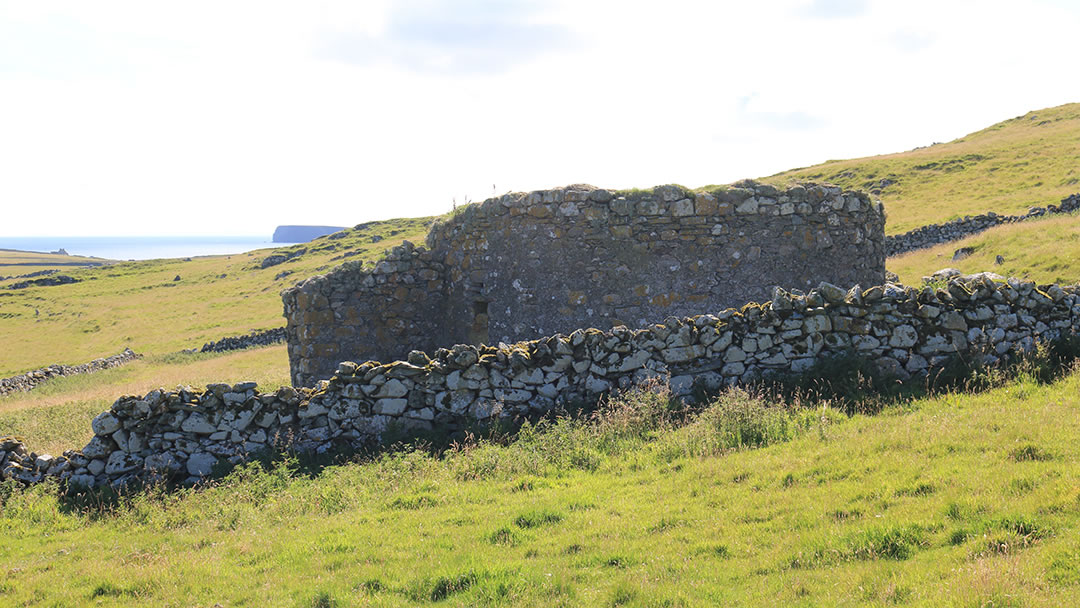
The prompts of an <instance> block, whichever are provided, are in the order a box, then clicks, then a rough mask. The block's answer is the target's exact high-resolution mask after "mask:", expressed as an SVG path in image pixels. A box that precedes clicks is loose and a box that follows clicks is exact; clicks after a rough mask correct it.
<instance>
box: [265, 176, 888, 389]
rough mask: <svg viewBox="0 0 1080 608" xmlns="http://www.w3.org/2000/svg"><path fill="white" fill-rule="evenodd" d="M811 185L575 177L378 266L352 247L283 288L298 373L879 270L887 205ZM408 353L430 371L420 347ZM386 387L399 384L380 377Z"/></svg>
mask: <svg viewBox="0 0 1080 608" xmlns="http://www.w3.org/2000/svg"><path fill="white" fill-rule="evenodd" d="M806 189H807V188H806V187H794V188H791V189H790V191H785V192H781V191H778V190H777V189H776V188H773V187H771V186H767V185H761V184H754V183H746V184H744V187H740V188H728V189H726V190H717V191H716V192H700V193H695V192H689V191H687V190H685V189H683V188H681V187H679V186H661V187H658V188H655V189H653V190H651V191H636V192H632V193H626V194H620V195H618V196H611V197H610V198H609V197H608V196H603V195H601V196H595V197H594V196H591V195H581V194H580V193H595V192H598V191H599V190H597V189H595V188H593V187H591V186H580V185H579V186H570V187H567V188H559V189H554V190H545V191H539V192H533V193H517V194H512V195H508V196H509V198H506V197H502V196H500V197H498V198H494V199H490V200H488V201H485V202H484V203H482V204H480V205H470V206H468V207H466V208H464V209H463V210H462V212H460V213H458V214H457V215H455V216H454V217H453V218H451V219H449V220H447V221H446V222H442V223H437V224H436V225H435V226H433V227H432V229H431V231H430V233H429V234H428V236H427V239H426V243H425V247H416V246H414V245H412V244H411V243H403V244H402V245H401V246H400V247H396V248H393V249H391V250H390V251H389V252H388V254H387V256H386V258H385V259H384V260H381V261H379V263H378V264H377V265H376V266H375V268H374V269H372V268H371V267H370V266H369V267H364V266H362V265H360V264H357V263H354V262H346V263H345V264H344V265H343V266H341V267H339V268H337V269H335V270H333V271H331V272H330V273H328V274H326V275H324V276H319V277H313V278H311V279H308V280H306V281H304V282H303V283H301V284H299V285H297V286H295V287H293V288H290V289H287V290H285V291H284V292H283V293H282V298H283V302H284V305H285V316H286V318H287V319H288V325H287V327H286V334H287V336H288V342H289V360H290V366H291V371H292V376H293V382H294V384H295V385H297V386H311V385H313V384H314V383H315V382H316V381H318V380H320V379H324V378H329V377H331V376H332V375H334V373H335V372H337V374H338V375H341V376H354V375H355V374H354V373H353V369H354V368H352V367H351V366H344V367H340V368H339V363H340V362H341V360H342V359H346V358H349V359H351V360H352V361H359V360H362V359H377V360H383V361H390V360H394V359H404V358H405V357H406V356H408V355H409V353H410V352H421V351H434V350H435V349H436V348H438V347H440V346H448V345H450V344H454V343H460V344H465V343H471V344H479V343H489V344H490V343H498V342H505V343H508V344H509V343H512V342H515V341H520V340H531V339H534V338H537V337H541V336H546V335H552V334H554V333H556V332H564V333H569V332H571V331H573V330H574V329H577V328H579V327H596V328H598V329H601V330H608V329H611V328H613V327H615V326H618V325H625V326H627V327H637V328H640V327H644V326H646V325H647V324H649V323H652V322H655V321H658V320H660V319H664V318H667V317H682V316H689V315H693V314H698V313H700V312H702V311H708V310H719V309H722V308H724V307H727V306H741V305H742V304H743V303H745V302H747V301H749V300H757V301H763V300H766V299H769V298H771V297H772V295H773V292H772V287H773V286H780V287H782V288H784V290H785V291H787V290H792V289H806V288H808V287H810V286H811V285H810V284H808V282H807V281H808V279H810V278H812V279H813V280H814V281H815V284H816V282H817V281H827V282H829V284H832V285H841V286H844V288H845V289H846V287H847V286H850V285H852V284H856V283H859V284H863V285H871V284H877V283H880V282H881V281H882V279H883V278H884V254H883V246H882V242H883V239H884V234H883V226H884V217H883V215H882V213H881V210H880V209H879V208H877V207H876V206H874V205H871V204H870V202H869V199H868V198H867V197H866V196H865V195H862V194H859V193H855V192H843V191H841V189H839V188H835V187H831V186H830V187H821V188H818V189H817V190H815V191H816V192H819V193H820V200H819V201H817V203H818V205H810V204H800V205H796V204H795V203H794V202H792V201H793V200H797V197H798V195H797V194H795V195H793V194H790V192H796V193H797V192H799V191H805V190H806ZM609 195H610V192H609ZM818 206H820V207H821V208H822V209H825V208H827V209H828V213H827V214H824V215H823V214H822V213H819V211H818V208H817V207H818ZM473 209H475V211H473ZM494 209H499V210H507V211H509V212H499V213H495V212H493V211H492V210H494ZM778 244H780V246H777V245H778ZM553 269H557V272H553V271H552V270H553ZM836 290H840V288H839V287H837V288H836ZM827 291H828V292H829V294H830V296H831V294H832V291H831V290H827ZM788 302H789V299H788V300H785V298H784V296H782V295H781V296H780V298H779V299H778V300H777V301H776V302H774V304H773V309H774V310H777V311H785V312H786V311H789V310H790V308H787V307H786V306H787V304H788ZM704 345H705V346H709V345H708V344H704ZM668 346H669V347H671V348H672V349H673V350H672V351H671V352H670V353H668V357H669V358H671V362H673V363H674V362H678V361H681V360H683V358H685V357H687V356H697V354H696V353H690V352H689V351H685V350H675V349H679V348H682V347H690V346H691V345H690V344H689V343H684V344H669V345H668ZM721 348H722V347H721ZM418 349H419V350H418ZM475 356H476V353H475V351H468V350H459V351H455V353H454V356H453V357H451V358H450V360H449V362H450V366H449V369H446V370H444V373H450V372H453V371H455V370H465V369H467V368H469V367H470V366H473V365H474V364H475V363H476V359H475ZM410 364H412V365H414V366H416V367H417V368H418V369H417V373H418V374H423V373H425V371H424V367H425V366H426V365H427V361H426V360H421V359H417V361H416V363H413V362H412V360H411V358H410ZM561 365H563V366H565V367H568V366H569V365H570V363H569V362H567V363H562V364H561ZM565 367H564V368H563V369H565ZM466 379H468V378H466ZM471 380H477V381H480V379H476V378H474V379H471ZM471 386H472V385H471V384H465V385H460V384H459V385H453V386H451V387H450V388H451V390H458V389H461V388H470V387H471ZM354 390H355V389H354ZM399 392H400V391H399ZM379 396H380V397H390V398H394V397H397V396H398V395H397V394H396V393H394V392H392V389H391V388H384V389H383V393H380V395H379Z"/></svg>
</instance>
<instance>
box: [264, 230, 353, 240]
mask: <svg viewBox="0 0 1080 608" xmlns="http://www.w3.org/2000/svg"><path fill="white" fill-rule="evenodd" d="M344 229H345V228H344V227H342V226H278V227H277V229H276V230H274V242H275V243H306V242H308V241H310V240H311V239H317V238H319V237H320V236H323V235H324V234H330V233H332V232H337V231H338V230H344Z"/></svg>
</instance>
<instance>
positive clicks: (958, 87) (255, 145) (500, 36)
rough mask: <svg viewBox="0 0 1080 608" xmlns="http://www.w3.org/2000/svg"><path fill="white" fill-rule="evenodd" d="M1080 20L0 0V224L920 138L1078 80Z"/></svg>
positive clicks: (805, 159) (446, 203)
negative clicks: (1072, 65) (0, 216)
mask: <svg viewBox="0 0 1080 608" xmlns="http://www.w3.org/2000/svg"><path fill="white" fill-rule="evenodd" d="M826 9H828V10H826ZM807 11H811V13H813V12H814V11H816V12H817V13H818V15H817V16H815V17H813V18H808V16H807V15H808V13H807ZM822 11H824V13H822ZM821 16H831V17H832V18H819V17H821ZM1078 24H1080V16H1078V14H1077V12H1076V10H1070V9H1069V7H1068V6H1067V5H1066V6H1062V5H1060V4H1056V3H1053V2H1048V3H1029V4H1027V5H1025V7H1024V9H1023V10H1019V9H1017V8H1015V5H1014V4H1012V3H1009V2H1004V1H1002V0H990V1H989V2H969V1H963V0H958V1H952V2H949V1H943V0H939V1H935V2H931V1H929V0H910V1H909V2H904V3H895V2H883V1H877V2H872V1H871V2H866V3H841V4H835V3H834V4H832V5H830V6H826V5H825V4H822V3H820V2H806V1H805V0H781V1H778V2H771V3H768V5H767V6H765V5H763V3H744V2H726V1H725V2H716V3H702V2H697V1H693V0H671V1H670V2H667V3H664V4H663V5H661V4H658V3H655V2H636V1H626V2H617V3H616V2H589V1H584V0H579V1H571V0H559V1H551V2H534V3H528V4H525V5H522V4H519V3H510V2H491V1H488V2H469V3H467V4H465V5H461V4H458V3H447V2H437V3H432V2H424V3H416V2H407V3H403V2H363V3H353V2H330V1H322V2H313V3H305V4H303V5H299V4H295V3H284V2H229V3H210V2H193V3H185V4H182V5H159V4H158V3H145V2H127V3H120V2H98V3H93V4H87V3H81V2H68V3H63V2H59V3H47V4H46V3H17V2H4V1H3V0H0V167H2V168H3V173H4V179H3V180H0V200H2V201H3V204H4V208H5V223H4V226H3V227H2V228H0V232H3V233H8V234H12V235H34V234H45V233H53V234H57V233H69V234H75V233H83V234H86V233H98V234H104V233H109V232H113V233H116V232H121V233H133V234H138V233H144V234H145V233H173V234H192V233H216V234H238V233H259V234H269V232H270V231H271V230H272V229H273V227H274V225H276V224H281V223H312V224H333V225H352V224H356V223H359V222H362V221H366V220H370V219H376V218H387V217H396V216H402V215H429V214H434V213H442V212H445V211H447V210H448V209H449V208H450V205H451V200H452V199H453V198H456V199H457V200H458V201H459V202H460V201H461V200H463V198H464V197H465V196H469V197H470V198H472V199H474V200H477V199H482V198H484V197H485V196H487V195H489V194H491V192H492V185H493V184H494V186H495V190H496V191H498V192H503V191H505V190H507V189H518V190H525V189H532V188H539V187H549V186H557V185H562V184H567V183H573V182H589V183H594V184H597V185H600V186H610V187H629V186H649V185H652V184H656V183H667V182H679V183H684V184H687V185H691V186H693V185H701V184H706V183H722V182H728V181H733V180H736V179H740V178H743V177H751V176H758V175H764V174H769V173H773V172H776V171H780V170H783V169H786V168H790V167H794V166H804V165H809V164H812V163H815V162H820V161H823V160H826V159H828V158H842V157H851V156H859V155H865V154H875V153H886V152H892V151H897V150H903V149H909V148H912V147H915V146H917V145H925V144H928V143H931V142H933V141H943V140H948V139H952V138H955V137H958V136H961V135H963V134H965V133H967V132H970V131H972V130H975V129H979V128H982V127H984V126H987V125H989V124H990V123H992V122H996V121H998V120H1002V119H1005V118H1008V117H1011V116H1015V115H1018V114H1021V113H1023V112H1025V111H1027V110H1031V109H1036V108H1040V107H1046V106H1050V105H1057V104H1060V103H1065V102H1068V101H1077V100H1080V85H1078V84H1077V83H1076V82H1075V79H1070V78H1068V77H1067V75H1068V68H1069V65H1068V61H1069V60H1070V58H1071V56H1072V54H1073V51H1072V49H1071V46H1072V42H1071V41H1072V32H1073V31H1075V29H1076V27H1077V25H1078ZM335 37H337V38H335ZM334 40H338V41H339V42H340V41H342V40H344V41H346V42H348V43H349V44H347V45H346V49H345V50H346V51H348V52H360V50H364V51H365V52H367V53H371V54H373V55H374V56H373V57H371V58H370V59H371V60H369V58H368V57H366V56H362V55H357V56H352V55H349V54H348V53H345V54H342V49H341V48H339V49H338V53H337V54H336V55H335V54H334V53H333V52H330V51H332V49H328V42H329V43H332V42H333V41H334ZM350 45H351V46H350ZM330 46H331V47H333V44H330ZM162 218H164V219H162Z"/></svg>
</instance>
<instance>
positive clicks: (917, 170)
mask: <svg viewBox="0 0 1080 608" xmlns="http://www.w3.org/2000/svg"><path fill="white" fill-rule="evenodd" d="M799 180H825V181H829V182H833V183H835V184H838V185H841V186H843V187H845V188H854V189H859V190H867V191H870V190H874V189H879V188H880V190H881V194H880V197H881V200H882V202H884V203H885V210H886V213H887V216H888V219H887V222H886V225H885V231H886V233H887V234H898V233H901V232H906V231H908V230H912V229H914V228H918V227H920V226H924V225H926V224H932V223H940V222H943V221H946V220H949V219H953V218H957V217H962V216H964V215H976V214H979V213H985V212H987V211H994V212H997V213H1017V212H1023V211H1026V210H1027V208H1028V207H1031V206H1045V205H1046V204H1048V203H1054V204H1056V203H1058V202H1059V201H1060V200H1061V199H1062V198H1065V197H1066V196H1069V195H1071V194H1075V193H1077V192H1080V104H1076V103H1073V104H1067V105H1063V106H1058V107H1055V108H1047V109H1045V110H1037V111H1035V112H1030V113H1028V114H1025V115H1024V116H1020V117H1017V118H1013V119H1010V120H1006V121H1004V122H1000V123H998V124H996V125H993V126H991V127H989V128H986V129H983V130H981V131H978V132H975V133H972V134H970V135H967V136H965V137H961V138H960V139H957V140H955V141H951V142H949V143H943V144H934V145H932V146H929V147H925V148H917V149H915V150H910V151H908V152H901V153H897V154H884V155H881V156H871V157H867V158H856V159H851V160H830V161H827V162H825V163H822V164H820V165H814V166H813V167H806V168H802V169H793V170H790V171H785V172H783V173H778V174H776V175H773V176H771V177H768V178H765V179H763V180H762V181H766V182H771V183H781V184H783V183H787V182H790V181H799ZM882 180H886V182H883V181H882ZM883 183H887V184H888V185H884V186H883Z"/></svg>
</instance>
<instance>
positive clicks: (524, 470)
mask: <svg viewBox="0 0 1080 608" xmlns="http://www.w3.org/2000/svg"><path fill="white" fill-rule="evenodd" d="M1074 347H1075V345H1072V344H1070V343H1062V344H1061V345H1059V346H1058V347H1057V350H1056V351H1055V350H1054V349H1052V348H1049V347H1048V348H1046V349H1045V350H1044V352H1043V353H1041V354H1040V353H1035V354H1034V355H1033V356H1032V357H1031V358H1030V359H1029V360H1028V361H1027V362H1026V363H1018V364H1017V365H1015V366H1014V367H1012V368H1011V369H1008V370H1002V371H1001V372H1000V375H999V376H998V377H997V381H996V382H993V383H991V384H993V386H994V388H991V389H989V390H985V391H983V392H964V391H958V390H939V391H938V393H937V394H936V395H935V396H932V397H925V398H909V399H904V400H896V401H894V402H891V403H886V404H885V405H884V406H883V407H881V408H880V409H879V410H876V408H869V407H862V408H860V407H854V408H847V407H846V406H845V407H844V408H841V407H839V406H838V405H837V403H836V402H832V401H829V400H827V399H826V400H823V401H816V402H810V401H805V402H803V404H802V406H801V407H795V406H793V404H792V403H788V402H783V401H777V400H770V399H767V398H764V397H762V396H760V395H755V394H753V393H750V392H748V391H746V390H738V389H732V390H729V391H727V392H725V393H723V394H721V395H719V396H717V397H716V398H715V399H713V400H712V401H710V402H709V403H708V404H706V405H704V406H702V407H699V408H696V409H687V408H685V407H682V406H679V405H677V404H675V403H673V402H672V400H671V399H670V395H669V394H668V393H666V392H665V391H664V390H663V386H662V385H659V386H657V387H654V390H641V391H635V392H630V393H627V394H623V395H621V396H616V397H613V398H611V399H610V400H607V401H606V402H604V403H603V404H601V406H600V407H598V408H596V409H595V410H594V411H592V412H591V413H581V414H579V415H577V416H572V417H569V416H564V417H560V418H556V419H548V420H542V421H537V422H535V423H527V424H524V425H522V426H521V427H520V429H518V430H517V431H516V433H514V434H513V435H512V436H510V435H507V434H505V433H500V434H496V435H495V436H494V440H488V439H476V438H473V439H471V440H468V441H463V442H459V443H457V444H456V445H452V446H450V447H449V448H447V449H441V450H432V449H431V445H430V444H403V443H399V444H397V445H396V446H394V447H393V449H388V450H385V451H383V452H381V453H379V454H368V455H359V456H356V457H354V458H346V459H342V458H337V459H335V458H333V457H325V458H324V460H323V461H322V462H316V461H314V460H308V461H303V460H301V459H300V458H298V457H296V456H295V455H289V454H283V455H278V456H273V457H269V456H268V457H267V458H264V459H262V460H259V461H254V462H251V463H248V464H245V465H241V466H238V467H236V468H235V469H234V470H232V471H231V472H224V471H223V472H222V473H223V474H224V477H222V478H219V479H217V480H215V481H212V482H210V483H208V484H205V485H203V486H200V487H196V488H167V487H164V486H154V487H150V488H144V489H142V490H140V491H137V492H130V493H126V494H122V495H116V494H111V493H109V492H96V493H84V494H69V495H65V494H63V493H62V492H61V489H60V488H59V487H57V486H56V485H54V484H43V485H40V486H36V487H34V488H30V489H23V488H21V487H19V486H17V485H16V484H14V483H7V484H4V485H3V486H2V489H0V561H2V563H4V564H5V565H7V570H6V571H5V572H4V573H2V578H0V597H3V598H4V600H5V601H7V602H10V603H11V604H12V605H55V604H61V605H65V604H66V605H82V604H88V603H93V604H102V605H125V604H130V603H150V604H155V605H191V604H195V605H204V604H205V605H213V604H215V603H221V604H222V605H245V604H247V605H252V604H259V605H284V606H354V605H355V606H360V605H375V606H412V605H426V604H428V603H438V604H440V605H452V606H476V605H493V606H494V605H515V606H517V605H525V606H528V605H533V606H541V605H543V606H560V605H561V606H578V605H609V606H610V605H626V606H652V605H670V606H698V605H701V606H705V605H716V604H718V603H719V604H743V605H769V604H775V603H794V604H796V605H896V604H900V605H935V606H938V605H951V606H983V605H1002V602H1003V601H1006V600H1007V602H1006V603H1005V604H1004V605H1046V606H1051V605H1062V603H1065V604H1070V603H1074V602H1076V601H1078V600H1080V574H1078V573H1080V545H1078V544H1077V543H1076V541H1075V538H1076V534H1077V532H1078V531H1080V488H1078V487H1077V486H1076V484H1075V479H1076V473H1077V469H1076V463H1077V462H1078V461H1080V446H1078V445H1077V443H1076V442H1075V437H1076V434H1077V433H1078V432H1080V417H1078V416H1076V412H1077V410H1078V408H1080V398H1077V397H1076V396H1075V395H1077V394H1080V391H1078V389H1080V372H1078V371H1075V370H1073V369H1072V368H1070V366H1069V364H1068V363H1067V362H1066V358H1067V356H1068V355H1069V354H1070V353H1072V352H1073V351H1072V350H1071V349H1072V348H1074ZM1054 352H1057V353H1058V355H1060V357H1059V359H1055V356H1058V355H1053V354H1052V353H1054ZM836 363H839V361H837V362H836ZM1040 370H1045V371H1047V372H1048V374H1043V373H1041V371H1040ZM1049 372H1052V373H1049ZM1062 373H1064V374H1065V375H1061V374H1062ZM862 386H866V384H865V383H864V384H863V385H862ZM820 397H821V395H819V398H820ZM843 409H849V410H851V411H852V412H853V413H851V414H848V413H845V412H844V411H843ZM871 410H876V411H877V413H876V414H875V415H867V414H865V413H859V412H865V411H871ZM198 581H212V584H206V583H200V582H198Z"/></svg>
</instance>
